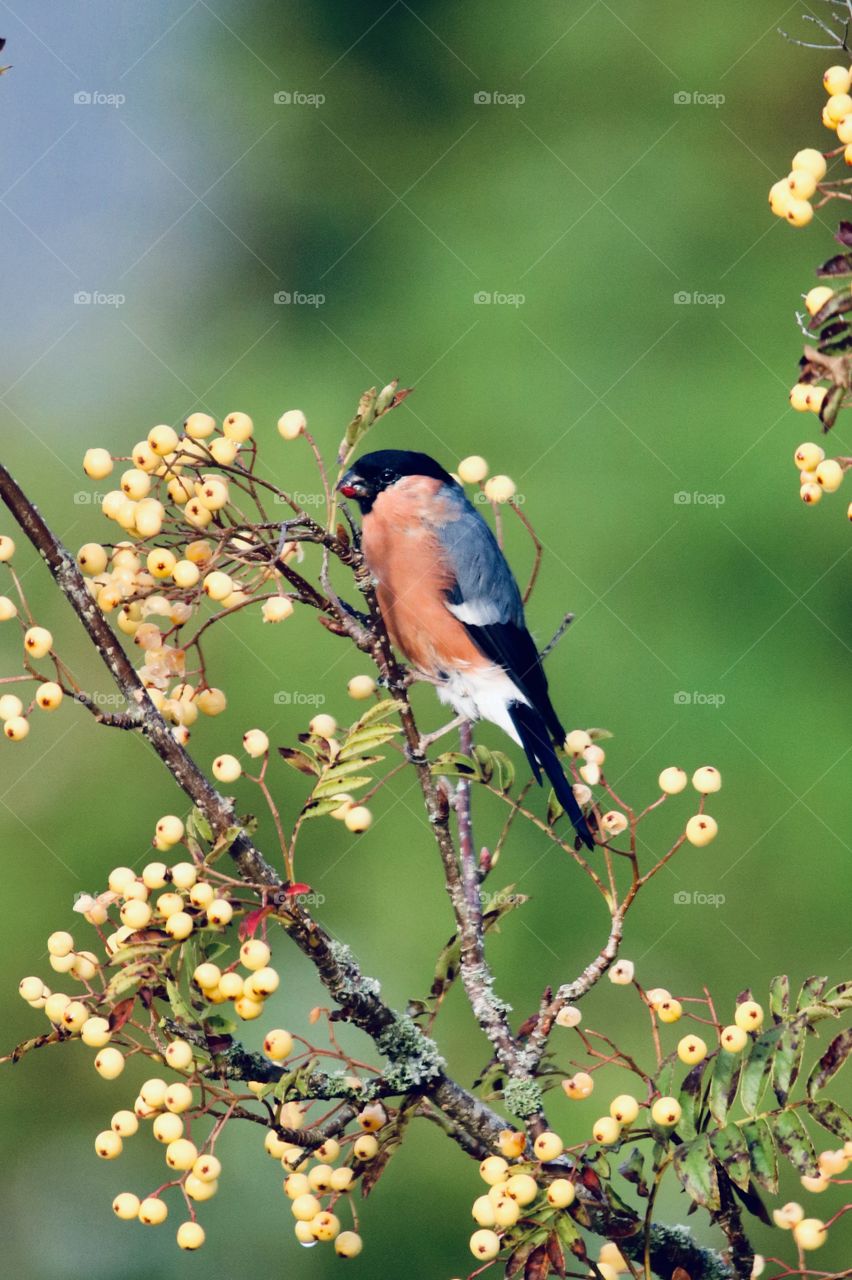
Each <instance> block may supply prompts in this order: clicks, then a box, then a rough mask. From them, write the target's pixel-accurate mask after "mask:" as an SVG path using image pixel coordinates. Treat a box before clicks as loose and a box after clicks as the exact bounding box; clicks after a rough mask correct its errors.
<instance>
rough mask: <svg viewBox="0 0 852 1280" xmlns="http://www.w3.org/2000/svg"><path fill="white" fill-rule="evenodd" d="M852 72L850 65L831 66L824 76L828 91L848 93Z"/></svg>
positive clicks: (823, 82)
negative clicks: (851, 72) (851, 73)
mask: <svg viewBox="0 0 852 1280" xmlns="http://www.w3.org/2000/svg"><path fill="white" fill-rule="evenodd" d="M849 81H850V74H849V68H848V67H829V68H828V70H827V71H826V72H825V74H824V75H823V77H822V85H823V88H824V89H825V91H826V93H848V92H849Z"/></svg>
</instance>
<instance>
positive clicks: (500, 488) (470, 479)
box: [455, 454, 517, 503]
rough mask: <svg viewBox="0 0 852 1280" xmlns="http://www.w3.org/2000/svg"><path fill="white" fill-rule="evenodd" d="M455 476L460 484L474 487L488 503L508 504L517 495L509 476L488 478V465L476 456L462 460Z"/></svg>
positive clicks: (472, 455) (514, 485) (515, 487)
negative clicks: (483, 495)
mask: <svg viewBox="0 0 852 1280" xmlns="http://www.w3.org/2000/svg"><path fill="white" fill-rule="evenodd" d="M455 474H456V478H457V479H458V480H459V481H460V482H461V483H462V484H469V485H476V486H477V487H478V488H479V489H480V490H481V492H482V493H484V494H485V497H486V498H487V499H488V501H489V502H494V503H501V502H509V501H510V500H511V499H512V498H514V496H515V494H516V493H517V485H516V484H515V482H514V480H513V479H512V478H511V476H489V475H488V463H487V462H486V461H485V459H484V458H481V457H480V456H479V455H478V454H471V456H470V457H469V458H462V460H461V462H460V463H459V465H458V466H457V467H456V472H455Z"/></svg>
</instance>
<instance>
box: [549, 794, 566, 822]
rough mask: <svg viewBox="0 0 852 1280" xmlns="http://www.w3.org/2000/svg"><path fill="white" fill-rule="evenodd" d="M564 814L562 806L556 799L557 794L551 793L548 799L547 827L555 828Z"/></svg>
mask: <svg viewBox="0 0 852 1280" xmlns="http://www.w3.org/2000/svg"><path fill="white" fill-rule="evenodd" d="M564 812H565V810H564V809H563V808H562V805H561V804H560V803H559V801H558V800H557V799H556V792H555V791H551V792H550V793H549V795H548V797H547V825H548V826H549V827H554V826H555V825H556V823H557V822H558V821H559V819H560V818H561V817H562V815H563V813H564Z"/></svg>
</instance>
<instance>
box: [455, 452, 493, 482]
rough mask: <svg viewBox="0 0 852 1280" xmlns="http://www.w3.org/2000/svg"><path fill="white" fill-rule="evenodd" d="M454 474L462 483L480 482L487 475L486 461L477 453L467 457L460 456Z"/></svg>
mask: <svg viewBox="0 0 852 1280" xmlns="http://www.w3.org/2000/svg"><path fill="white" fill-rule="evenodd" d="M456 474H457V475H458V478H459V480H461V482H462V484H481V483H482V481H483V480H484V479H485V477H486V476H487V475H488V463H487V462H486V461H485V459H484V458H481V457H480V456H479V454H477V453H472V454H471V455H470V457H469V458H462V460H461V462H460V463H459V465H458V466H457V467H456Z"/></svg>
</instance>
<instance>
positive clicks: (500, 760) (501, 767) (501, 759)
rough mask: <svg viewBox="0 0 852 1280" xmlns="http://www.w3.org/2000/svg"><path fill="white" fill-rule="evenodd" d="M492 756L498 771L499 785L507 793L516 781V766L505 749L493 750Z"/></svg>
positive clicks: (497, 779) (497, 780)
mask: <svg viewBox="0 0 852 1280" xmlns="http://www.w3.org/2000/svg"><path fill="white" fill-rule="evenodd" d="M491 757H492V759H493V761H494V766H495V769H496V771H497V778H496V782H497V786H498V788H499V789H500V790H501V791H502V792H503V794H504V795H505V794H506V792H507V791H511V790H512V787H513V786H514V783H515V766H514V764H513V763H512V761H511V760H510V759H509V757H508V756H507V755H506V754H505V752H503V751H492V753H491Z"/></svg>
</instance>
